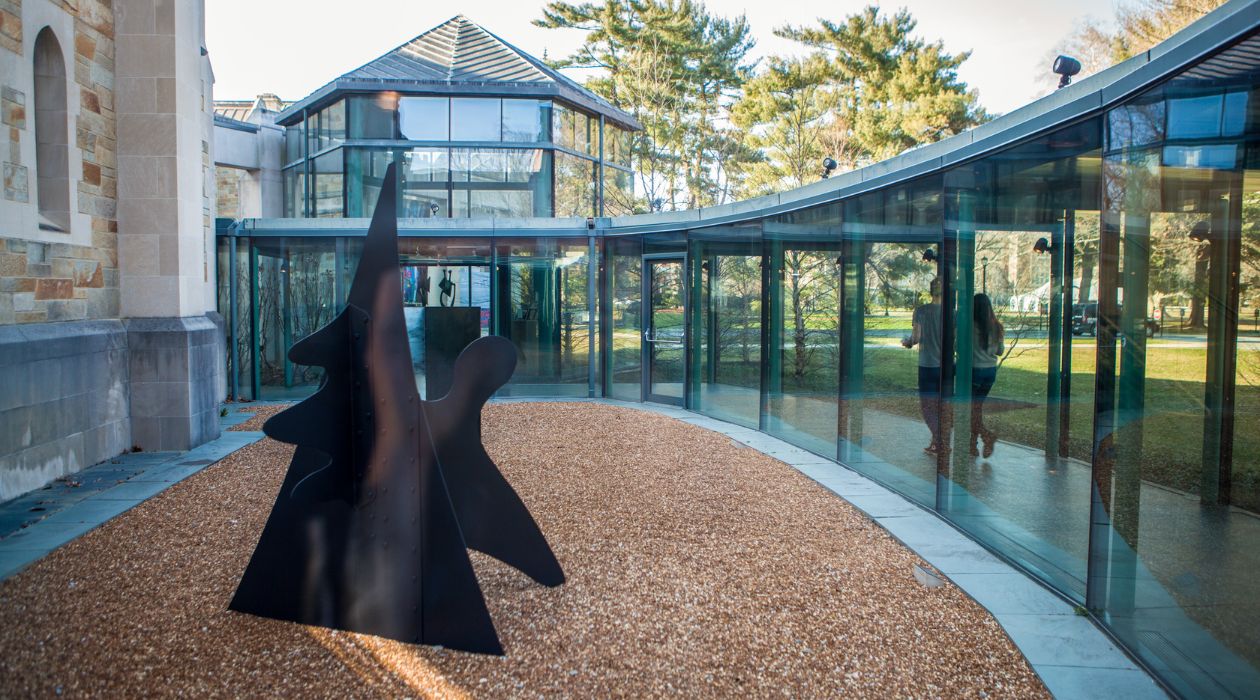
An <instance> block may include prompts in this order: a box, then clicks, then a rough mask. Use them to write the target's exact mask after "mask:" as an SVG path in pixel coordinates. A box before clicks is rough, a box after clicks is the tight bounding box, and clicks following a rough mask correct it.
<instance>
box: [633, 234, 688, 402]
mask: <svg viewBox="0 0 1260 700" xmlns="http://www.w3.org/2000/svg"><path fill="white" fill-rule="evenodd" d="M643 284H644V290H643V298H644V299H646V300H647V302H648V303H647V304H646V305H645V307H644V318H643V398H644V400H646V401H656V402H659V403H672V404H677V405H679V406H681V405H682V403H683V387H684V386H685V384H684V379H685V376H684V368H685V367H686V349H687V343H686V318H687V315H686V311H685V309H684V303H685V302H684V300H685V298H686V295H685V294H684V290H685V287H684V285H683V259H682V258H680V257H671V258H659V259H652V258H645V259H644V261H643Z"/></svg>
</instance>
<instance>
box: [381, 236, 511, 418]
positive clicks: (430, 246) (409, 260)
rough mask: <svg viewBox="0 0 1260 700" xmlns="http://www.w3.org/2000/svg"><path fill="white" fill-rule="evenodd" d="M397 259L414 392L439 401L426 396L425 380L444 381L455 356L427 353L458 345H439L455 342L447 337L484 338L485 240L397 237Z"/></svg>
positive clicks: (487, 280)
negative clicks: (449, 340) (399, 263)
mask: <svg viewBox="0 0 1260 700" xmlns="http://www.w3.org/2000/svg"><path fill="white" fill-rule="evenodd" d="M398 254H399V259H400V262H401V264H402V270H401V272H402V285H403V316H404V317H405V320H406V323H407V332H408V341H409V345H410V348H411V361H412V369H413V371H414V373H415V378H416V387H417V388H418V389H419V391H420V395H421V397H423V398H426V399H429V400H433V399H436V398H440V397H439V396H436V395H434V394H432V393H431V392H430V391H429V389H430V386H429V378H430V376H433V377H434V378H435V380H436V381H440V382H445V381H446V379H449V377H450V374H449V367H450V365H451V363H453V362H454V361H455V357H457V356H458V354H459V351H458V350H451V351H449V352H446V353H441V354H439V355H434V356H431V355H430V354H429V352H430V348H433V349H435V350H440V349H441V348H443V347H444V346H448V345H454V346H458V345H461V344H462V343H461V342H454V343H443V342H442V340H443V339H444V338H451V337H455V338H459V337H460V335H453V334H461V335H463V336H464V338H463V339H466V340H469V341H471V340H472V339H475V338H477V337H480V336H483V335H488V334H489V333H490V241H489V240H487V239H480V238H468V239H432V238H401V239H399V241H398ZM466 309H476V310H477V311H476V312H475V313H474V312H472V311H466ZM434 333H437V334H439V335H437V336H434V335H432V334H434ZM441 334H445V335H441ZM443 378H446V379H443ZM438 392H439V393H441V389H440V388H439V389H438Z"/></svg>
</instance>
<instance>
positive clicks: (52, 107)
mask: <svg viewBox="0 0 1260 700" xmlns="http://www.w3.org/2000/svg"><path fill="white" fill-rule="evenodd" d="M212 83H213V76H212V73H211V70H210V62H209V58H208V56H207V54H206V50H205V48H204V2H203V0H113V1H112V2H110V0H0V105H2V120H3V132H2V133H3V135H4V139H5V140H6V141H7V148H6V147H0V160H2V161H3V177H4V183H3V192H2V193H0V194H2V195H3V196H2V197H0V499H7V498H10V497H12V496H14V495H16V494H19V493H22V492H23V491H26V490H30V489H32V488H36V487H38V486H40V485H42V484H43V483H45V482H47V481H48V480H49V479H52V478H55V477H58V476H61V475H63V474H67V473H71V472H74V471H76V470H78V469H80V468H82V467H84V466H87V465H90V464H93V463H94V462H98V461H101V460H104V459H107V458H109V457H111V456H113V455H116V454H119V453H121V452H123V451H124V450H129V449H143V450H178V449H187V448H188V447H191V446H193V445H196V444H199V443H201V442H204V441H205V440H207V439H210V438H212V437H214V436H215V435H217V432H218V427H217V400H218V398H219V396H220V395H221V393H222V376H223V362H222V360H221V357H222V350H221V340H220V338H221V335H222V334H221V331H220V329H219V326H218V325H217V324H218V317H217V315H215V314H214V313H213V312H212V310H213V309H214V274H215V270H214V259H213V257H212V255H211V250H212V248H211V246H212V244H213V239H212V237H213V214H214V210H213V204H214V186H215V183H214V178H213V167H212V163H213V155H212V153H213V151H212V149H213V139H212V137H211V115H212V111H211V103H212V95H211V86H212Z"/></svg>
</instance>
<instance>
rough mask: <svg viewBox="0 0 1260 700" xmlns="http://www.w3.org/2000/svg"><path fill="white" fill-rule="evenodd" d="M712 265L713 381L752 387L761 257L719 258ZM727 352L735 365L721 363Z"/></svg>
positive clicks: (758, 343) (756, 370)
mask: <svg viewBox="0 0 1260 700" xmlns="http://www.w3.org/2000/svg"><path fill="white" fill-rule="evenodd" d="M716 262H717V265H716V266H714V270H713V273H712V274H713V299H712V300H711V305H712V307H713V309H714V312H715V316H716V325H717V333H716V334H715V336H716V338H715V343H716V347H715V348H714V352H713V358H714V362H715V363H716V367H715V370H716V374H717V381H719V382H720V383H727V384H736V385H741V386H743V385H746V386H755V385H756V382H758V381H759V380H760V368H759V367H758V366H757V363H756V358H754V357H753V351H754V350H760V348H761V257H760V256H745V255H731V256H719V257H717V258H716ZM728 350H729V351H733V352H735V353H737V354H738V357H739V360H738V362H736V363H731V362H729V361H725V362H724V361H723V359H722V358H723V357H724V356H729V354H730V353H728V352H727V351H728ZM732 374H733V376H732Z"/></svg>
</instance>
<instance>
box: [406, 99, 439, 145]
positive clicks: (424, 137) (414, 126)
mask: <svg viewBox="0 0 1260 700" xmlns="http://www.w3.org/2000/svg"><path fill="white" fill-rule="evenodd" d="M450 105H451V101H450V100H449V99H448V98H445V97H403V98H401V99H399V100H398V129H399V131H400V132H401V134H402V137H403V138H404V139H410V140H412V141H446V140H447V139H448V137H449V136H450V115H449V111H450Z"/></svg>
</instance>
